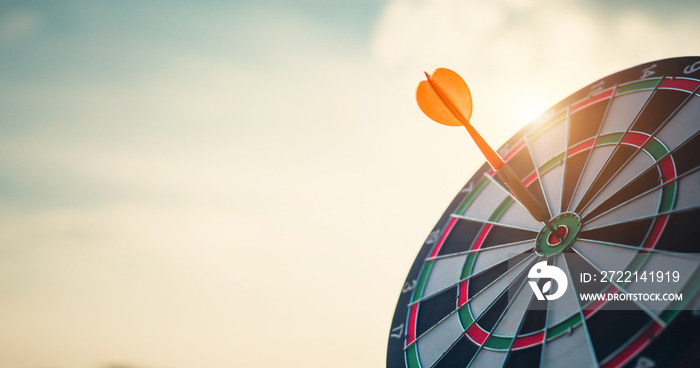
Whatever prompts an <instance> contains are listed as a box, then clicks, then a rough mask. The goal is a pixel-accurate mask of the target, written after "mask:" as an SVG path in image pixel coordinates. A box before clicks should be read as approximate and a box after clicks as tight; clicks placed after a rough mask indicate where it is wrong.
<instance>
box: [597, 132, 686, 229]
mask: <svg viewBox="0 0 700 368" xmlns="http://www.w3.org/2000/svg"><path fill="white" fill-rule="evenodd" d="M698 135H700V130H698V131H697V132H695V133H693V135H691V136H690V137H688V138H686V140H684V141H683V142H681V143H680V144H678V146H676V147H675V148H673V149H671V150H669V151H668V152H667V153H665V154H663V156H661V157H660V158H659V159H658V160H656V161H655V162H654V163H653V164H651V165H650V166H649V167H647V168H646V169H644V170H643V171H642V172H640V173H639V174H637V176H635V177H634V178H632V179H630V180H629V181H628V182H627V184H625V185H623V186H622V187H620V189H618V190H617V191H618V192H619V191H621V190H624V189H626V188H627V187H629V186H630V185H631V184H632V183H634V181H635V180H637V179H639V178H641V177H642V176H644V175H646V174H647V173H649V172H650V171H653V170H654V169H656V170H658V165H659V162H661V161H663V160H664V159H666V157H669V158H670V159H671V160H673V156H672V155H673V154H674V153H676V152H677V151H678V150H679V149H681V148H683V146H685V145H686V144H688V143H689V142H690V141H692V140H693V139H695V138H696V137H697V136H698ZM674 167H675V164H674ZM669 181H670V180H669ZM606 199H607V198H606ZM594 209H595V208H594ZM586 222H590V221H586Z"/></svg>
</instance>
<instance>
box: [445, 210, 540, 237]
mask: <svg viewBox="0 0 700 368" xmlns="http://www.w3.org/2000/svg"><path fill="white" fill-rule="evenodd" d="M450 217H454V218H458V219H462V220H469V221H473V222H479V223H482V224H488V225H496V226H503V227H509V228H511V229H517V230H526V231H532V232H539V231H540V229H533V228H527V227H523V226H517V225H510V224H506V223H502V222H495V221H489V220H480V219H478V218H474V217H469V216H464V215H458V214H454V213H453V214H451V215H450Z"/></svg>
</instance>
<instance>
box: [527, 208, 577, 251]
mask: <svg viewBox="0 0 700 368" xmlns="http://www.w3.org/2000/svg"><path fill="white" fill-rule="evenodd" d="M551 228H555V229H556V230H557V231H556V232H555V231H552V230H551ZM580 229H581V218H580V217H579V216H578V215H577V214H575V213H573V212H564V213H562V214H560V215H558V216H555V217H554V218H553V219H551V220H549V226H544V227H543V228H542V230H540V233H539V234H538V235H537V240H536V241H535V252H536V253H537V254H539V255H541V256H545V257H551V256H554V255H556V254H559V253H561V252H563V251H565V250H566V249H568V248H569V247H571V246H572V245H573V244H574V243H575V242H576V239H577V238H578V233H579V230H580Z"/></svg>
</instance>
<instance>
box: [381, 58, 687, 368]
mask: <svg viewBox="0 0 700 368" xmlns="http://www.w3.org/2000/svg"><path fill="white" fill-rule="evenodd" d="M698 90H700V57H684V58H674V59H666V60H659V61H654V62H651V63H647V64H643V65H640V66H637V67H634V68H630V69H627V70H624V71H621V72H619V73H616V74H613V75H611V76H609V77H606V78H603V79H601V80H599V81H596V82H594V83H592V84H591V85H589V86H588V87H586V88H584V89H582V90H580V91H578V92H576V93H574V94H573V95H571V96H569V97H568V98H566V99H564V100H563V101H561V102H560V103H558V104H556V105H555V106H554V107H552V108H551V109H549V110H548V111H547V112H545V113H544V114H543V115H542V116H541V117H540V118H539V119H537V120H536V121H534V122H533V123H532V124H530V125H528V126H527V127H525V128H524V129H522V130H521V131H520V132H518V133H517V134H515V135H514V136H513V137H512V138H511V139H510V140H509V141H508V142H507V143H506V144H505V145H504V146H503V147H501V149H500V150H499V153H501V155H502V156H503V157H504V159H505V160H506V161H507V162H508V163H509V166H511V167H512V168H513V171H514V172H515V173H516V175H517V176H518V177H519V178H520V179H521V180H522V182H523V184H524V185H525V186H526V187H527V188H528V190H529V191H530V192H531V193H532V194H533V195H534V196H535V198H537V199H538V200H539V201H540V203H541V204H542V205H543V207H545V208H546V209H548V210H549V212H550V213H551V215H552V217H553V218H554V220H553V221H555V222H556V223H557V224H565V225H566V226H567V229H570V230H571V232H572V233H571V234H572V235H571V238H565V240H562V241H561V243H557V241H554V240H551V241H550V238H549V236H548V233H547V232H546V231H547V230H545V229H543V225H542V224H541V223H538V222H537V221H535V220H534V219H532V217H531V216H530V215H529V214H528V213H527V212H526V210H525V209H524V208H522V207H521V206H520V204H519V203H517V202H515V201H514V200H513V199H512V198H511V197H510V196H509V195H508V193H507V192H506V191H505V189H504V186H503V185H502V183H501V182H500V179H499V178H497V177H495V176H494V173H493V172H492V171H491V170H490V168H489V167H488V166H487V165H486V164H485V165H483V166H482V167H481V169H479V170H478V171H477V173H476V174H474V176H473V177H472V178H471V179H470V180H469V181H468V182H467V184H466V185H465V186H464V188H463V189H462V190H461V191H460V192H459V194H458V195H457V197H456V198H455V199H454V200H453V201H452V203H451V204H450V205H449V207H448V209H447V211H445V213H444V214H443V216H442V217H441V218H440V220H439V221H438V223H437V225H436V226H435V227H434V231H433V232H431V234H430V235H429V236H428V239H427V240H426V242H425V243H424V244H423V246H422V248H421V249H420V251H419V253H418V256H417V258H416V260H415V262H414V263H413V265H412V267H411V269H410V271H409V274H408V277H407V278H406V282H405V283H404V285H403V286H402V288H401V293H400V296H399V301H398V303H397V306H396V311H395V313H394V318H393V320H392V325H391V330H390V333H389V343H388V352H387V367H389V368H398V367H405V368H419V367H424V368H427V367H569V368H576V367H605V368H613V367H640V366H641V367H652V366H653V367H676V366H693V367H695V366H700V360H699V359H700V354H698V353H697V352H698V351H699V350H700V330H699V329H698V328H699V327H698V326H700V318H699V317H698V316H697V315H696V314H694V313H692V311H691V310H690V309H692V306H691V305H690V304H689V303H694V302H695V301H694V299H695V297H696V296H697V295H698V289H699V288H700V259H699V258H698V257H697V256H696V255H695V254H694V253H700V247H699V246H698V245H697V244H698V240H697V239H698V238H699V237H700V233H699V231H700V230H698V229H700V169H699V168H700V134H698V132H699V131H700V94H698ZM548 242H549V243H548ZM551 242H554V244H553V245H552V243H551ZM557 244H559V245H557ZM543 261H546V264H545V266H555V267H558V268H559V269H561V270H563V271H564V272H565V274H566V275H568V276H567V277H572V276H571V275H572V274H575V275H578V274H580V273H581V272H587V273H591V274H595V273H597V272H600V271H602V270H621V271H638V272H644V271H649V270H651V269H653V268H654V267H658V266H659V265H666V266H669V267H672V266H674V265H678V267H679V268H682V269H684V273H683V281H682V282H678V283H675V284H672V285H671V286H670V287H669V290H667V292H668V293H679V294H683V297H684V299H683V300H682V301H674V302H666V303H651V302H645V301H635V302H632V301H627V302H624V303H622V302H615V303H617V304H614V302H600V301H596V302H590V301H589V302H582V301H580V299H579V298H577V293H582V292H597V293H608V294H616V293H617V294H619V293H630V292H636V293H643V292H646V291H654V290H656V289H654V287H653V286H652V285H651V284H650V283H646V282H641V281H637V282H634V281H631V282H626V283H625V282H623V283H615V284H613V283H598V284H593V283H587V282H584V281H582V280H572V282H570V283H569V284H568V288H567V289H566V291H565V292H564V293H563V294H562V295H561V297H559V298H557V299H553V300H539V298H538V296H537V295H536V293H535V287H531V285H529V282H532V278H531V277H532V275H531V274H530V272H533V271H532V270H536V269H537V267H538V266H539V265H540V262H543ZM536 264H537V265H538V266H535V265H536ZM545 284H546V282H545V279H539V281H537V283H536V285H537V286H538V287H539V288H540V290H545V289H547V290H549V289H550V288H552V287H553V286H552V285H551V283H550V284H547V285H545ZM557 287H558V286H557ZM550 295H551V294H550ZM689 306H691V307H689Z"/></svg>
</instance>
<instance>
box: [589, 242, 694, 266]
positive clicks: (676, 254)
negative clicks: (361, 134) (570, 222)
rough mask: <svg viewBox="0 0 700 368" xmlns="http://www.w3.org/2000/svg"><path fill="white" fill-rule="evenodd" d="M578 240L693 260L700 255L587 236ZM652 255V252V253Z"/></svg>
mask: <svg viewBox="0 0 700 368" xmlns="http://www.w3.org/2000/svg"><path fill="white" fill-rule="evenodd" d="M578 241H586V242H590V243H596V244H602V245H609V246H611V247H617V248H624V249H629V250H634V251H637V252H640V253H656V254H663V255H668V256H671V257H678V258H684V259H690V260H693V261H698V262H700V255H697V254H695V253H683V252H674V251H671V250H665V249H656V248H644V247H635V246H634V245H627V244H621V243H613V242H607V241H604V240H596V239H588V238H582V237H579V238H578ZM652 255H653V254H652Z"/></svg>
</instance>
